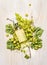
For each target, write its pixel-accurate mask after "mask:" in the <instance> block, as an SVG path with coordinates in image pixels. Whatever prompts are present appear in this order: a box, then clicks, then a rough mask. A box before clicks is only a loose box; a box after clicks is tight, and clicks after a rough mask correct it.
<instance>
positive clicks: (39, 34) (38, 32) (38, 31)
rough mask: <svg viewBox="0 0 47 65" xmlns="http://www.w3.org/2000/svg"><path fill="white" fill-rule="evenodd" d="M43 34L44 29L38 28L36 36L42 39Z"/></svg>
mask: <svg viewBox="0 0 47 65" xmlns="http://www.w3.org/2000/svg"><path fill="white" fill-rule="evenodd" d="M42 33H43V29H41V28H39V27H37V28H36V32H35V35H36V36H38V37H40V36H41V35H42Z"/></svg>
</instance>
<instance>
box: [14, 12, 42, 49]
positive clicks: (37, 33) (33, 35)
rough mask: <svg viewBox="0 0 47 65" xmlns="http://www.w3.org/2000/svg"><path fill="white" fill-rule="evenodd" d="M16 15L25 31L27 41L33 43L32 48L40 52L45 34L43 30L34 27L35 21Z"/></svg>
mask: <svg viewBox="0 0 47 65" xmlns="http://www.w3.org/2000/svg"><path fill="white" fill-rule="evenodd" d="M15 15H16V20H17V21H18V24H19V26H20V27H21V28H23V29H24V32H25V35H26V37H27V40H28V41H29V42H31V45H30V46H31V48H32V49H35V50H38V49H39V48H41V47H42V40H41V38H40V37H41V35H42V33H43V29H41V28H40V27H36V26H34V22H33V20H28V19H26V18H22V17H21V16H20V15H19V14H17V13H16V14H15Z"/></svg>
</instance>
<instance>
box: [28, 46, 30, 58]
mask: <svg viewBox="0 0 47 65" xmlns="http://www.w3.org/2000/svg"><path fill="white" fill-rule="evenodd" d="M28 48H29V54H30V58H31V50H30V47H28Z"/></svg>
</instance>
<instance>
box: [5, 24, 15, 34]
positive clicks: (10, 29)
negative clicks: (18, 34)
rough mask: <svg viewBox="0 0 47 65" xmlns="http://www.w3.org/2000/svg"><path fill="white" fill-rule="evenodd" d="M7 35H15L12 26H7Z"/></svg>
mask: <svg viewBox="0 0 47 65" xmlns="http://www.w3.org/2000/svg"><path fill="white" fill-rule="evenodd" d="M6 33H9V34H13V33H14V28H13V27H12V25H11V24H7V25H6Z"/></svg>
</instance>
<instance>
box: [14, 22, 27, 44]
mask: <svg viewBox="0 0 47 65" xmlns="http://www.w3.org/2000/svg"><path fill="white" fill-rule="evenodd" d="M16 26H17V27H16V28H17V29H16V31H15V33H16V35H17V38H18V40H19V42H20V43H21V42H24V41H26V40H27V38H26V36H25V32H24V30H23V29H22V28H20V27H19V26H18V24H17V23H16Z"/></svg>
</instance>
